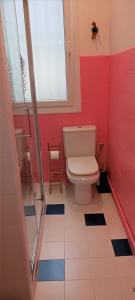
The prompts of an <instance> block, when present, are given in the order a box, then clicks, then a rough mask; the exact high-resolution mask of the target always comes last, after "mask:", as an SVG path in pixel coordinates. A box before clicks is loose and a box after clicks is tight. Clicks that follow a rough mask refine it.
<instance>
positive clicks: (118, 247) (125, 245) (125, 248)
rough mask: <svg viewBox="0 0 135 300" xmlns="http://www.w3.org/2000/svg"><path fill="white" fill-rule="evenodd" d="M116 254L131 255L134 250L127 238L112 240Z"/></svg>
mask: <svg viewBox="0 0 135 300" xmlns="http://www.w3.org/2000/svg"><path fill="white" fill-rule="evenodd" d="M111 242H112V245H113V250H114V253H115V256H130V255H133V254H132V250H131V248H130V245H129V242H128V240H127V239H117V240H111Z"/></svg>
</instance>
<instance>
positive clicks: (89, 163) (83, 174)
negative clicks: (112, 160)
mask: <svg viewBox="0 0 135 300" xmlns="http://www.w3.org/2000/svg"><path fill="white" fill-rule="evenodd" d="M66 173H67V177H68V179H69V181H70V182H71V183H73V184H74V189H75V202H77V203H79V204H88V203H90V202H91V200H92V184H94V183H96V182H97V181H98V179H99V169H98V164H97V162H96V159H95V157H94V156H85V157H83V156H81V157H71V158H68V159H67V161H66Z"/></svg>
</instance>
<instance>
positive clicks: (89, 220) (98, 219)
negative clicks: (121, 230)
mask: <svg viewBox="0 0 135 300" xmlns="http://www.w3.org/2000/svg"><path fill="white" fill-rule="evenodd" d="M84 217H85V225H86V226H101V225H106V221H105V217H104V214H85V215H84Z"/></svg>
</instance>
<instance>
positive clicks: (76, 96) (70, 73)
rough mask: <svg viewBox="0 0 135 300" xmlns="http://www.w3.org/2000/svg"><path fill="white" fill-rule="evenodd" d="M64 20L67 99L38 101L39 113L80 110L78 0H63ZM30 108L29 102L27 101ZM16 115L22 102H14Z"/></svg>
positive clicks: (20, 111) (22, 107)
mask: <svg viewBox="0 0 135 300" xmlns="http://www.w3.org/2000/svg"><path fill="white" fill-rule="evenodd" d="M63 2H64V22H65V55H66V68H67V91H68V99H67V100H59V101H58V100H57V101H55V100H54V101H53V100H50V101H47V100H45V101H42V102H41V101H38V102H37V107H38V113H39V114H60V113H75V112H80V111H81V93H80V51H79V34H78V3H77V2H78V0H63ZM27 107H28V108H29V109H30V110H31V103H30V102H27ZM13 110H14V113H15V114H16V115H20V114H22V113H23V112H24V103H21V102H18V103H17V102H16V103H15V102H14V103H13Z"/></svg>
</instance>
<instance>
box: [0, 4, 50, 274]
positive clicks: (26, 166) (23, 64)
mask: <svg viewBox="0 0 135 300" xmlns="http://www.w3.org/2000/svg"><path fill="white" fill-rule="evenodd" d="M0 8H1V14H2V20H3V32H4V38H5V50H6V51H5V52H6V60H7V66H8V74H9V81H10V89H11V94H12V99H13V118H14V127H15V135H16V142H17V151H18V163H19V168H20V178H21V186H22V196H23V201H24V214H25V220H26V228H27V238H28V245H29V253H30V261H31V267H32V269H33V267H34V259H35V253H36V246H37V241H38V235H39V230H40V222H41V215H42V211H43V207H44V205H45V201H44V180H43V172H42V163H41V152H40V138H39V129H38V116H37V107H36V101H35V99H34V101H33V97H32V93H33V91H31V82H29V78H30V76H29V67H30V66H29V64H30V62H29V59H28V57H29V53H27V47H28V46H29V45H27V42H28V41H27V42H26V32H25V21H26V20H25V18H24V10H23V1H21V0H17V1H14V0H3V1H1V6H0ZM25 17H27V15H26V16H25ZM19 31H21V37H22V39H19V36H20V35H19Z"/></svg>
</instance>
